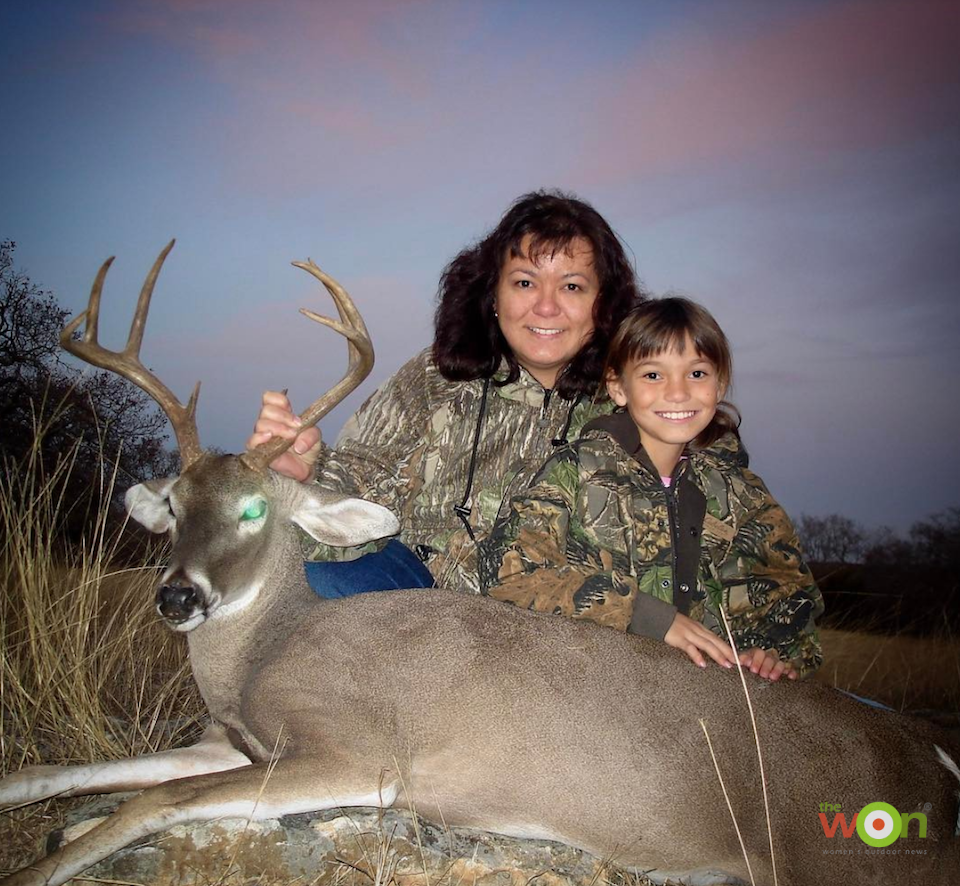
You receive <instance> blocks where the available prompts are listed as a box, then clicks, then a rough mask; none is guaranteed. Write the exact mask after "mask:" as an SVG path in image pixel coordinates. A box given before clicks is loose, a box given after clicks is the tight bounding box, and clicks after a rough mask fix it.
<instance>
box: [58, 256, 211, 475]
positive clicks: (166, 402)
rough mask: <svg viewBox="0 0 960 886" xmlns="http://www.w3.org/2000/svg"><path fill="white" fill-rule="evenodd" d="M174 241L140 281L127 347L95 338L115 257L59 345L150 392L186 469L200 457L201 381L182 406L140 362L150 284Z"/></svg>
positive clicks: (100, 275) (110, 259) (101, 268)
mask: <svg viewBox="0 0 960 886" xmlns="http://www.w3.org/2000/svg"><path fill="white" fill-rule="evenodd" d="M175 242H176V241H175V240H171V241H170V242H169V243H168V244H167V246H166V248H165V249H164V250H163V252H161V253H160V255H159V256H158V257H157V260H156V261H155V262H154V263H153V267H152V268H151V269H150V273H149V274H147V279H146V280H144V281H143V288H142V289H141V290H140V298H139V300H138V301H137V310H136V312H135V313H134V315H133V322H132V323H131V324H130V335H129V336H128V338H127V346H126V347H125V348H124V349H123V350H122V351H109V350H107V349H106V348H104V347H103V346H101V344H100V343H99V342H98V341H97V327H98V324H99V320H100V295H101V293H102V292H103V281H104V280H105V279H106V276H107V271H108V270H109V269H110V265H111V264H113V259H114V258H115V256H111V257H110V258H108V259H107V260H106V261H105V262H104V263H103V265H101V267H100V271H99V273H98V274H97V278H96V280H94V282H93V287H92V288H91V290H90V301H89V303H88V305H87V309H86V310H85V311H84V312H83V313H82V314H78V315H77V316H76V317H74V318H73V319H72V320H71V321H70V322H69V323H68V324H67V325H66V326H65V327H64V329H63V332H61V333H60V346H61V347H62V348H63V349H64V350H65V351H69V352H70V353H71V354H73V356H74V357H78V358H79V359H81V360H83V361H84V362H85V363H90V364H92V365H93V366H99V367H100V368H101V369H106V370H108V371H109V372H113V373H115V374H116V375H119V376H121V377H122V378H125V379H127V381H131V382H133V383H134V384H135V385H136V386H137V387H138V388H140V390H141V391H144V392H145V393H146V394H149V395H150V396H151V397H152V398H153V399H154V400H155V401H156V402H157V404H158V405H159V406H160V408H161V409H162V410H163V411H164V412H165V413H166V415H167V418H168V419H170V424H171V425H173V432H174V434H176V437H177V444H178V445H179V447H180V463H181V464H180V468H181V471H183V470H186V469H187V467H188V465H190V464H192V463H193V462H195V461H196V460H197V459H198V458H200V456H201V454H202V453H203V450H202V449H201V447H200V435H199V433H198V432H197V420H196V411H197V397H198V396H199V394H200V382H197V384H196V387H195V388H194V389H193V393H192V394H191V395H190V399H189V400H188V401H187V405H186V406H184V405H183V404H182V403H181V402H180V401H179V400H178V399H177V398H176V397H175V396H174V395H173V393H172V392H171V391H170V389H169V388H168V387H167V386H166V385H165V384H164V383H163V382H162V381H160V379H158V378H157V377H156V376H155V375H154V374H153V373H152V372H151V371H150V370H149V369H147V368H146V367H145V366H144V365H143V363H141V362H140V345H141V343H142V342H143V330H144V327H145V326H146V323H147V312H148V311H149V310H150V299H151V297H152V296H153V287H154V285H155V284H156V282H157V277H158V276H159V275H160V268H162V267H163V262H164V259H165V258H166V257H167V255H168V254H169V252H170V250H171V249H173V244H174V243H175ZM84 319H86V321H87V323H86V329H85V330H84V332H83V336H82V337H81V338H80V339H79V340H75V339H74V338H73V334H74V333H75V332H76V331H77V329H78V328H79V326H80V324H81V323H82V322H83V321H84Z"/></svg>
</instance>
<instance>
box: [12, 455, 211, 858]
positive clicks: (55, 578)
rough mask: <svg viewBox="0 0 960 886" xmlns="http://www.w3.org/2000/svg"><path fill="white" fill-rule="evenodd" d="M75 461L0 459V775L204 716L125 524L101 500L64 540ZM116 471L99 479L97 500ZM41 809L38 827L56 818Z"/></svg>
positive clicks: (165, 740)
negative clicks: (134, 559)
mask: <svg viewBox="0 0 960 886" xmlns="http://www.w3.org/2000/svg"><path fill="white" fill-rule="evenodd" d="M75 459H76V450H74V451H73V452H68V453H65V454H64V455H63V457H62V458H61V459H60V460H59V462H58V463H57V465H56V467H55V468H54V469H53V470H51V471H48V472H46V473H44V472H43V471H41V470H39V452H38V449H37V447H35V448H34V451H33V452H31V453H30V454H29V455H28V456H27V458H26V459H25V460H24V461H23V462H21V463H12V462H7V463H5V464H3V465H2V466H0V540H2V541H0V544H2V547H0V775H2V774H6V773H8V772H11V771H15V770H17V769H20V768H21V767H22V766H25V765H30V764H41V763H42V764H52V765H63V764H72V763H79V762H90V761H93V760H106V759H116V758H121V757H126V756H130V755H132V754H142V753H146V752H150V751H154V750H159V749H162V748H165V747H170V746H172V745H177V744H183V743H185V742H187V741H188V740H189V739H191V738H192V737H193V736H194V735H195V734H196V733H197V732H198V723H199V719H200V717H201V716H202V713H203V707H202V703H201V701H200V698H199V693H198V692H197V691H196V688H195V685H194V683H193V681H192V679H191V676H190V671H189V666H188V664H187V662H186V648H185V644H184V643H183V641H182V638H180V637H179V636H177V635H175V634H173V633H172V632H170V631H169V630H167V629H166V628H164V627H163V625H161V624H160V623H159V619H158V618H157V616H156V614H155V612H154V611H153V595H154V585H155V582H156V577H157V571H156V569H155V568H153V567H151V566H147V567H125V566H123V565H120V564H121V559H120V557H119V556H118V554H119V547H120V545H121V543H122V541H123V538H124V532H125V531H128V530H126V528H125V527H124V526H122V525H121V526H117V524H116V521H111V520H110V519H108V505H105V506H104V508H103V509H102V510H101V512H100V513H97V514H94V515H92V517H91V519H90V520H89V522H88V525H87V532H86V533H85V535H84V537H83V539H82V540H81V541H80V542H79V543H76V544H72V545H71V544H68V543H67V542H65V541H64V539H65V536H66V533H65V519H66V514H67V513H68V511H69V509H70V506H72V505H73V504H74V503H72V502H68V501H66V500H65V499H64V492H63V490H64V488H65V485H66V484H65V480H66V479H67V478H68V476H69V473H70V471H71V470H72V468H73V465H74V460H75ZM114 480H115V478H114V477H112V476H109V475H104V476H102V478H101V481H102V484H103V489H102V490H101V491H102V492H103V493H105V494H102V495H101V496H100V500H101V501H104V502H107V503H109V501H110V499H111V493H112V491H113V483H114ZM157 553H159V551H158V552H157ZM47 815H48V813H47V812H46V811H42V810H41V811H40V812H39V821H40V822H41V823H40V824H38V825H37V826H38V827H46V828H50V827H52V826H53V825H52V824H51V823H50V822H49V821H46V816H47ZM28 820H34V821H35V820H37V814H36V813H35V814H34V815H33V816H32V818H31V817H30V816H27V815H26V814H25V815H19V816H18V815H14V816H4V819H3V820H2V822H0V867H12V866H13V864H15V863H16V862H12V861H11V858H10V855H9V854H8V853H11V852H12V853H14V854H15V855H16V856H17V857H18V858H19V855H20V852H19V851H18V849H19V847H17V846H16V845H15V844H17V843H19V842H21V841H19V840H17V839H15V838H14V837H15V835H14V833H13V832H14V831H17V833H18V834H19V831H20V824H21V823H22V822H24V821H28ZM54 824H55V822H54ZM21 860H22V859H21Z"/></svg>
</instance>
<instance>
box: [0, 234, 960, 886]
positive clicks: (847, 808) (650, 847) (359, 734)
mask: <svg viewBox="0 0 960 886" xmlns="http://www.w3.org/2000/svg"><path fill="white" fill-rule="evenodd" d="M172 246H173V242H171V243H170V244H169V245H168V246H167V247H166V248H165V249H164V250H163V252H161V254H160V256H159V257H158V259H157V261H156V263H155V264H154V265H153V268H152V269H151V271H150V273H149V275H148V276H147V278H146V281H145V283H144V285H143V289H142V290H141V293H140V297H139V301H138V304H137V308H136V311H135V314H134V319H133V322H132V325H131V329H130V335H129V339H128V342H127V345H126V347H125V348H124V350H123V351H109V350H107V349H105V348H104V347H102V346H101V345H100V344H99V342H98V335H97V321H98V316H99V309H100V299H101V293H102V289H103V285H104V279H105V277H106V273H107V270H108V268H109V266H110V262H111V261H112V259H110V260H108V261H107V262H105V263H104V265H103V266H102V268H101V269H100V271H99V273H98V275H97V277H96V280H95V282H94V284H93V287H92V290H91V294H90V300H89V305H88V307H87V309H86V311H84V312H83V313H81V314H80V315H78V316H77V317H76V318H74V319H73V320H72V321H71V322H70V323H69V324H68V325H67V326H66V327H65V329H64V330H63V334H62V337H61V341H62V343H63V347H64V348H66V349H67V350H68V351H70V352H71V353H72V354H74V355H76V356H77V357H79V358H80V359H81V360H84V361H86V362H88V363H90V364H93V365H95V366H98V367H101V368H104V369H108V370H110V371H113V372H115V373H118V374H119V375H121V376H123V377H124V378H126V379H129V380H130V381H132V382H133V383H134V384H136V385H138V386H139V387H140V388H141V389H142V390H144V391H145V392H147V393H148V394H149V395H150V396H151V397H152V398H154V399H155V400H156V402H157V403H158V404H159V405H160V407H161V408H162V409H163V411H164V412H165V413H166V415H167V416H168V418H169V420H170V422H171V424H172V426H173V429H174V432H175V435H176V439H177V442H178V445H179V448H180V452H181V458H182V470H181V473H180V475H179V476H178V477H173V478H169V479H163V480H150V481H147V482H145V483H142V484H139V485H137V486H134V487H133V488H131V489H130V490H129V491H128V492H127V493H126V507H127V509H128V511H129V514H130V516H131V517H132V518H133V519H135V520H137V521H139V522H140V523H141V524H143V526H145V527H146V528H147V529H149V530H151V531H152V532H155V533H164V532H166V533H168V534H169V536H170V539H171V542H172V547H171V551H170V556H169V563H168V564H167V566H166V568H165V571H164V572H163V574H162V577H161V579H160V583H159V588H158V590H157V596H156V608H157V610H158V612H159V614H160V616H161V617H162V618H163V619H164V620H165V621H166V622H167V624H168V625H169V626H170V627H171V628H172V629H173V630H175V631H179V632H182V633H184V634H186V638H187V644H188V647H189V659H190V663H191V667H192V670H193V675H194V678H195V680H196V682H197V684H198V686H199V689H200V692H201V694H202V696H203V699H204V701H205V704H206V706H207V708H208V710H209V714H210V717H211V725H210V727H209V728H208V729H207V730H206V732H205V733H204V734H203V736H202V738H201V739H200V741H199V742H198V743H197V744H195V745H193V746H190V747H183V748H177V749H174V750H167V751H162V752H158V753H153V754H146V755H144V756H140V757H135V758H132V759H128V760H122V761H113V762H101V763H91V764H89V765H80V766H71V767H57V766H34V767H28V768H25V769H23V770H21V771H20V772H17V773H14V774H11V775H8V776H7V777H6V778H5V779H4V780H3V781H2V782H0V804H3V805H5V806H14V805H22V804H26V803H31V802H35V801H39V800H41V799H44V798H48V797H53V796H73V795H81V794H90V793H106V792H116V791H140V792H141V793H139V794H137V795H136V796H134V797H133V798H132V799H129V800H127V801H126V802H125V803H124V804H122V805H121V806H120V807H119V809H118V810H117V811H116V812H115V813H113V814H112V815H111V816H109V817H108V818H107V819H106V820H104V821H103V822H102V823H100V824H98V825H96V826H95V827H94V828H93V829H92V830H90V831H88V832H86V833H84V834H83V835H81V836H80V837H78V838H77V839H76V840H74V841H73V842H70V843H68V844H66V845H65V846H63V847H62V848H60V849H59V850H57V851H56V852H54V853H53V854H51V855H49V856H47V857H46V858H43V859H41V860H39V861H37V862H35V863H34V864H32V865H30V866H29V867H27V868H25V869H23V870H21V871H19V872H17V873H14V874H13V875H11V876H10V877H8V878H7V879H5V880H3V881H2V882H3V883H4V884H5V886H40V884H44V886H57V884H61V883H64V882H66V881H68V880H69V879H70V878H72V877H75V876H77V875H79V874H81V873H82V872H83V871H84V870H85V869H87V868H88V867H90V866H91V865H93V864H95V863H96V862H98V861H100V860H102V859H104V858H106V857H107V856H109V855H110V854H111V853H113V852H115V851H117V850H119V849H121V848H123V847H124V846H126V845H128V844H130V843H131V842H133V841H135V840H137V839H140V838H143V837H146V836H148V835H150V834H154V833H156V832H159V831H163V830H165V829H168V828H170V827H171V826H173V825H176V824H184V823H189V822H195V821H202V820H211V819H217V818H224V817H229V818H241V819H253V820H263V819H268V818H276V817H279V816H281V815H286V814H291V813H302V812H314V811H319V810H325V809H330V808H337V807H354V806H375V807H389V806H396V807H400V808H405V809H409V810H414V811H415V812H416V813H417V814H418V815H421V816H423V817H424V818H426V819H429V820H432V821H434V822H442V823H443V824H444V825H451V826H467V827H472V828H478V829H482V830H485V831H490V832H495V833H499V834H504V835H507V836H511V837H518V838H532V839H542V840H554V841H560V842H562V843H565V844H568V845H571V846H574V847H578V848H580V849H582V850H584V851H586V852H587V853H592V854H593V855H595V856H597V857H599V858H601V859H604V860H608V861H611V862H614V863H616V864H618V865H621V866H624V867H627V868H630V869H632V870H635V871H639V872H642V873H644V874H645V875H647V876H648V877H650V878H651V880H652V881H654V882H657V883H664V882H666V881H670V882H679V883H683V884H688V886H706V884H716V883H733V884H744V883H747V882H752V883H754V884H774V883H779V884H785V886H810V884H825V883H839V882H843V883H845V884H850V886H854V884H871V886H873V884H876V883H880V882H884V883H893V882H908V878H909V881H910V882H923V883H927V884H935V883H940V884H948V883H949V884H954V883H956V882H957V879H958V877H960V839H958V837H957V829H958V782H960V768H958V766H957V763H956V762H955V761H956V759H957V750H956V742H955V741H953V740H952V739H951V737H950V736H949V735H948V733H947V732H946V731H945V730H943V729H940V728H939V727H935V726H934V725H933V724H931V723H927V722H924V721H919V720H913V719H911V718H909V717H907V716H904V715H900V714H898V713H895V712H890V711H885V710H877V709H875V708H872V707H870V706H867V705H864V704H862V703H860V702H858V701H856V700H853V699H851V698H849V697H846V696H845V695H843V694H841V693H839V692H836V691H834V690H831V689H829V688H826V687H823V686H820V685H816V684H813V683H798V684H792V683H791V684H790V685H786V684H785V683H783V682H781V683H767V682H764V681H759V680H755V681H753V682H749V683H748V682H747V681H748V680H749V679H751V678H750V675H749V674H743V673H741V674H740V678H739V679H738V676H737V674H736V673H731V672H728V671H726V670H724V669H721V668H714V667H711V668H708V669H705V670H700V669H697V668H694V667H692V666H691V665H690V662H689V661H688V660H687V658H686V657H685V656H684V655H683V654H682V653H680V652H678V651H677V650H674V649H671V648H669V647H667V646H666V644H663V643H657V642H656V641H653V640H648V639H644V638H639V637H635V636H633V635H628V634H624V633H620V632H617V631H614V630H611V629H609V628H605V627H601V626H599V625H596V624H593V623H591V622H587V621H583V620H575V619H568V618H562V617H558V616H554V615H551V614H548V613H538V612H531V611H526V610H523V609H520V608H517V607H514V606H512V605H510V604H507V603H501V602H499V601H495V600H492V599H490V598H488V597H482V596H473V595H469V594H464V593H460V592H457V591H456V590H455V589H449V588H437V589H428V590H423V589H418V590H398V591H389V592H379V593H366V594H361V595H358V596H355V597H350V598H345V599H339V600H325V599H321V598H320V597H319V596H317V595H316V594H315V593H314V591H313V590H311V588H310V587H309V585H308V584H307V581H306V579H305V575H304V569H303V563H302V559H301V554H300V546H299V542H298V537H297V527H300V528H302V529H303V530H305V531H306V532H308V533H309V534H310V535H312V536H313V537H314V538H316V539H318V540H320V541H323V542H327V543H329V544H333V545H353V544H359V543H362V542H366V541H368V540H370V539H377V538H382V537H386V536H390V535H393V534H395V533H397V531H398V529H399V526H398V522H397V519H396V517H395V516H394V514H393V513H392V512H391V511H389V510H387V509H386V508H384V507H382V506H380V505H378V504H375V503H373V502H368V501H364V500H361V499H356V498H346V497H343V496H337V495H333V494H331V493H329V492H327V491H324V490H323V489H321V488H320V487H319V486H317V485H315V484H310V483H299V482H297V481H294V480H291V479H289V478H287V477H284V476H281V475H279V474H277V473H275V472H273V471H272V470H270V468H269V465H270V463H271V462H272V461H273V459H275V458H276V457H277V455H278V454H279V453H280V452H281V451H282V450H283V447H285V446H288V445H290V444H289V441H282V440H275V441H270V442H269V443H267V444H264V445H263V446H262V447H260V448H259V449H257V450H254V451H249V452H245V453H244V454H241V455H218V454H213V453H210V452H205V451H204V450H203V449H202V448H201V447H200V442H199V435H198V432H197V426H196V420H195V415H196V408H197V398H198V393H199V384H198V386H197V387H196V388H194V390H193V393H192V394H191V396H190V398H189V400H188V402H187V404H186V406H184V405H183V404H182V403H181V402H180V401H179V400H177V398H176V397H175V396H174V395H173V394H172V393H171V392H170V390H169V389H168V388H167V387H166V386H165V385H164V384H163V383H162V382H161V381H160V380H159V379H158V378H157V377H156V376H155V375H154V374H153V373H152V372H151V371H149V370H147V369H146V368H145V367H144V366H143V364H142V363H141V361H140V357H139V352H140V345H141V342H142V338H143V334H144V328H145V323H146V319H147V312H148V309H149V305H150V300H151V298H152V294H153V289H154V285H155V282H156V280H157V277H158V275H159V273H160V269H161V267H162V265H163V262H164V260H165V259H166V257H167V254H168V253H169V251H170V249H171V248H172ZM294 264H295V266H296V267H298V268H301V269H303V270H305V271H306V272H308V273H309V274H310V275H312V276H313V277H315V278H316V279H317V280H318V281H319V282H320V283H321V284H322V285H323V286H324V287H325V288H326V290H327V291H328V292H329V293H330V295H331V297H332V298H333V301H334V303H335V305H336V308H337V312H338V314H339V320H335V319H332V318H328V317H325V316H322V315H319V314H316V313H314V312H313V311H310V310H307V309H302V313H304V314H305V315H306V316H307V317H308V318H310V319H312V320H314V321H316V322H319V323H321V324H323V325H325V326H327V327H329V328H331V329H333V330H334V331H335V332H337V333H338V334H339V335H341V336H342V337H343V338H345V339H346V342H347V348H348V367H347V372H346V374H345V375H344V376H343V378H342V379H341V381H340V382H338V383H337V384H336V385H335V386H334V387H333V388H331V389H330V391H328V392H327V393H325V394H323V395H321V397H320V398H319V399H318V400H316V401H315V402H314V403H313V404H311V406H309V407H308V408H307V409H306V410H305V411H304V413H303V414H302V416H301V417H302V420H303V422H304V425H305V426H307V425H310V424H313V423H316V422H317V421H318V420H319V419H320V418H321V417H322V416H323V415H325V414H326V413H327V412H328V411H329V410H330V409H331V408H332V407H333V405H334V404H335V403H337V402H339V401H340V400H342V399H343V398H344V397H346V396H347V394H348V393H349V392H350V391H352V390H353V389H354V388H356V387H357V385H359V384H360V382H361V381H362V380H363V379H364V378H365V377H366V375H367V374H368V373H369V372H370V369H371V367H372V365H373V360H374V354H373V347H372V343H371V341H370V336H369V333H368V332H367V329H366V326H365V325H364V321H363V319H362V317H361V316H360V313H359V312H358V311H357V309H356V307H355V305H354V303H353V301H352V300H351V298H350V296H349V295H348V294H347V292H346V291H345V290H344V289H343V288H342V287H341V286H340V285H339V284H338V283H337V282H336V281H335V280H334V279H333V278H331V277H329V276H327V275H326V274H325V273H324V272H323V271H321V270H320V268H319V267H317V266H316V265H315V264H314V263H313V262H311V261H307V262H295V263H294ZM84 320H85V321H86V325H85V330H84V332H83V334H82V336H80V337H77V336H76V335H75V333H76V332H77V330H78V329H79V326H80V324H81V322H83V321H84ZM427 686H429V687H431V688H430V689H429V690H426V689H425V687H427ZM751 707H752V709H753V711H754V714H755V718H754V719H755V722H756V730H757V737H758V741H756V742H755V740H754V730H753V727H752V725H751V722H752V720H751V714H750V708H751ZM758 748H759V749H760V750H761V752H762V762H761V759H760V755H759V754H758ZM714 760H715V761H716V764H715V763H714ZM764 780H765V783H766V785H767V788H766V791H764V790H763V788H762V781H764ZM765 796H766V797H767V800H765V799H764V797H765ZM878 803H882V804H889V805H888V806H886V807H884V808H885V809H886V810H887V813H885V814H886V815H887V818H888V819H890V820H891V821H892V822H893V825H895V824H896V816H897V815H898V814H899V815H905V816H907V821H906V822H905V823H904V822H903V821H901V824H903V827H902V834H901V837H900V839H899V840H897V841H896V842H895V843H893V844H892V845H891V846H890V847H888V848H887V849H879V848H874V847H873V845H872V844H869V843H867V842H866V839H865V838H864V839H861V838H860V837H859V836H857V834H853V833H849V834H848V835H846V836H844V835H842V834H841V833H839V832H838V831H837V829H836V825H837V822H836V821H835V820H834V821H833V822H832V824H833V827H834V830H833V832H832V834H833V835H832V836H828V830H829V828H828V824H830V821H829V820H828V818H827V817H826V816H823V815H822V814H821V813H822V810H823V809H825V808H828V807H825V806H824V804H831V807H829V808H830V809H839V808H841V806H840V804H842V810H843V812H844V814H845V816H846V818H845V819H844V821H845V822H846V821H849V820H850V819H851V818H852V816H853V814H854V813H858V811H860V812H862V811H863V810H865V809H866V808H867V807H868V806H871V804H874V806H875V805H876V804H878ZM834 804H836V805H834ZM889 810H892V812H890V811H889ZM916 813H920V814H919V816H917V815H916ZM831 814H832V813H831ZM864 816H866V813H864ZM919 818H922V819H923V822H919ZM871 821H872V822H873V824H872V825H871V826H876V823H877V822H878V821H880V822H881V823H883V821H886V819H884V817H883V815H874V816H873V818H872V819H871ZM735 823H736V824H735ZM888 824H889V822H888ZM921 824H922V825H923V827H921ZM893 825H891V826H893ZM868 836H870V834H868ZM871 839H873V838H872V837H871ZM842 850H848V851H842ZM871 850H872V851H871ZM891 850H897V851H896V852H894V851H891Z"/></svg>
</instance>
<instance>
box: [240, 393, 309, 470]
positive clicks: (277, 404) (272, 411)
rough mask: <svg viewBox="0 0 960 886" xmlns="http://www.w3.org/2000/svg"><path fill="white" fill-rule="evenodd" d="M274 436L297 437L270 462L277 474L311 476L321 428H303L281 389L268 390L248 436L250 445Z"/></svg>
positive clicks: (252, 446) (255, 445)
mask: <svg viewBox="0 0 960 886" xmlns="http://www.w3.org/2000/svg"><path fill="white" fill-rule="evenodd" d="M274 437H283V439H285V440H294V441H295V442H294V444H293V446H291V447H290V448H289V449H288V450H287V451H286V452H284V453H283V455H280V456H279V457H277V458H276V459H274V460H273V462H271V464H270V467H271V468H273V469H274V470H275V471H276V472H277V473H278V474H284V475H285V476H287V477H292V478H293V479H294V480H300V481H301V482H304V481H305V480H310V479H312V478H313V469H314V466H315V465H316V463H317V459H318V458H319V457H320V429H319V428H316V427H314V428H307V429H306V430H305V431H301V430H300V419H299V418H298V417H297V415H296V414H295V413H294V411H293V407H292V406H291V405H290V401H289V400H288V399H287V395H286V394H284V393H282V392H281V391H265V392H264V394H263V402H262V404H261V406H260V414H259V415H258V416H257V423H256V424H255V425H254V426H253V433H252V434H251V435H250V439H249V440H247V449H254V448H255V447H257V446H259V445H260V444H261V443H266V442H267V441H268V440H271V439H273V438H274Z"/></svg>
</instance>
